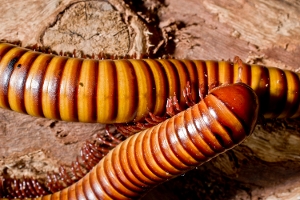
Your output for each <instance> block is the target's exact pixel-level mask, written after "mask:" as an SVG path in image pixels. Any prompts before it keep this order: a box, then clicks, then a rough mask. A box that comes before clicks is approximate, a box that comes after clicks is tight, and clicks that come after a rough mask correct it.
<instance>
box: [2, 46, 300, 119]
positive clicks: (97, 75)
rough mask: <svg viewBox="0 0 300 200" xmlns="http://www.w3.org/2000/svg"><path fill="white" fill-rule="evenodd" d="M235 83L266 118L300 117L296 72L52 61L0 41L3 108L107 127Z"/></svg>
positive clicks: (212, 64) (207, 64)
mask: <svg viewBox="0 0 300 200" xmlns="http://www.w3.org/2000/svg"><path fill="white" fill-rule="evenodd" d="M238 79H240V80H241V81H242V82H244V83H245V84H247V85H249V86H250V87H251V88H252V89H253V90H254V91H255V92H256V94H257V95H258V98H259V101H260V105H261V110H260V113H261V114H262V115H263V116H264V117H265V118H292V117H298V116H299V115H300V93H299V85H300V81H299V74H297V73H294V72H292V71H288V70H281V69H278V68H273V67H264V66H259V65H248V64H243V63H232V62H227V61H218V62H217V61H201V60H176V59H120V60H96V59H81V58H70V57H64V56H57V55H54V54H45V53H41V52H37V51H32V50H29V49H26V48H22V47H19V46H15V45H12V44H8V43H0V107H2V108H7V109H12V110H14V111H17V112H21V113H27V114H29V115H32V116H41V117H46V118H50V119H60V120H65V121H80V122H98V123H104V124H111V123H128V122H140V121H143V120H144V119H145V118H146V117H148V116H149V113H152V114H153V115H154V116H164V115H165V113H166V103H167V99H168V98H169V97H170V96H174V95H175V96H176V98H177V99H178V104H179V105H180V106H182V107H186V102H185V101H186V98H185V97H184V95H183V93H182V91H184V90H185V88H186V85H187V83H189V84H190V91H191V95H190V96H191V97H190V98H191V100H192V101H193V102H199V100H200V97H204V96H205V95H206V94H208V92H209V90H211V89H212V88H214V87H217V86H220V85H222V84H229V83H234V82H236V80H238Z"/></svg>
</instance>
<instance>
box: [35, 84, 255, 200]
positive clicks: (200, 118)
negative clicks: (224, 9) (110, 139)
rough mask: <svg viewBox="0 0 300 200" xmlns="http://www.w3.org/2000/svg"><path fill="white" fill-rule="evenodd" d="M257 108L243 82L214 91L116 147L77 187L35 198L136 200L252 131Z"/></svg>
mask: <svg viewBox="0 0 300 200" xmlns="http://www.w3.org/2000/svg"><path fill="white" fill-rule="evenodd" d="M229 93H230V95H228V94H229ZM258 107H259V103H258V98H257V96H256V94H255V93H254V92H253V90H252V89H251V88H250V87H249V86H247V85H245V84H243V83H236V84H232V85H225V86H220V87H217V88H215V89H213V90H212V91H211V92H210V93H209V94H208V95H207V96H206V97H205V98H204V99H203V100H201V101H200V102H199V103H198V104H196V105H194V106H193V107H191V108H189V109H187V110H185V111H182V112H180V113H179V114H177V115H175V116H174V117H172V118H170V119H167V120H166V121H164V122H162V123H160V124H158V125H156V126H154V127H152V128H150V129H147V130H144V131H142V132H140V133H137V134H135V135H133V136H131V137H129V138H128V139H126V140H125V141H124V142H122V143H120V144H119V145H118V146H117V147H116V148H114V149H113V150H111V151H110V152H109V153H108V154H107V155H106V156H105V157H104V158H103V159H102V160H101V161H100V162H99V163H98V164H97V165H96V166H95V167H94V168H93V169H92V170H91V171H90V172H89V173H88V174H87V175H86V176H85V177H83V178H82V179H81V180H79V181H78V182H77V183H75V184H73V185H71V186H70V187H68V188H66V189H64V190H62V191H60V192H57V193H54V194H52V195H47V196H43V197H40V198H37V199H43V200H48V199H51V200H56V199H57V200H58V199H60V200H66V199H69V200H71V199H80V200H81V199H82V200H83V199H133V198H138V197H140V196H142V195H144V193H145V192H147V191H148V190H149V189H151V188H153V187H155V186H157V185H158V184H160V183H162V182H164V181H166V180H169V179H171V178H174V177H176V176H178V175H180V174H183V173H185V172H186V171H188V170H191V169H193V168H194V167H196V166H199V165H200V164H202V163H204V162H206V161H208V160H210V159H211V158H213V157H215V156H217V155H218V154H220V153H223V152H224V151H226V150H228V149H231V148H233V147H234V146H235V145H237V144H239V143H241V142H242V141H243V140H244V139H245V137H246V136H248V135H249V134H250V133H251V132H252V131H253V129H254V126H255V124H256V120H257V116H258V109H259V108H258Z"/></svg>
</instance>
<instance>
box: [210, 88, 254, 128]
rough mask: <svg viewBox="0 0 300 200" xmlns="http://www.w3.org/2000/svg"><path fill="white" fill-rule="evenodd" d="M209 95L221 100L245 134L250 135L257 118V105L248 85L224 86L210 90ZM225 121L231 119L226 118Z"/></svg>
mask: <svg viewBox="0 0 300 200" xmlns="http://www.w3.org/2000/svg"><path fill="white" fill-rule="evenodd" d="M210 94H212V95H213V96H215V97H217V98H218V99H219V100H221V101H222V102H223V103H224V104H225V106H226V107H227V108H228V109H229V110H230V111H231V112H232V113H233V114H234V115H235V117H237V118H238V119H239V121H240V122H241V124H242V125H243V126H244V129H245V133H248V134H250V133H252V131H253V129H254V127H255V125H256V121H257V117H258V111H259V103H258V97H257V95H256V94H255V92H254V91H253V90H252V89H251V88H250V87H249V86H248V85H246V84H244V83H236V84H232V85H224V86H220V87H217V88H215V89H213V90H211V91H210ZM226 120H228V121H230V120H231V119H230V118H229V117H228V118H227V119H226ZM224 123H226V122H224Z"/></svg>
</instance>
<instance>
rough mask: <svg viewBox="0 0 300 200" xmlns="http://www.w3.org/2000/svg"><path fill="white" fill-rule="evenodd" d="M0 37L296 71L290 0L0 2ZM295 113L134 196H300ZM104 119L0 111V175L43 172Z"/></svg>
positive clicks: (65, 158)
mask: <svg viewBox="0 0 300 200" xmlns="http://www.w3.org/2000/svg"><path fill="white" fill-rule="evenodd" d="M0 10H1V15H0V27H1V28H0V30H1V31H0V39H6V40H10V41H15V40H20V41H21V42H22V45H23V46H27V45H33V44H39V45H44V46H50V47H51V48H52V49H53V50H55V51H57V52H60V51H69V52H72V51H73V50H74V49H76V50H77V53H78V52H79V53H80V51H79V50H82V51H83V52H84V53H85V54H89V55H92V54H94V55H97V54H98V53H99V52H103V53H105V54H116V55H124V54H131V55H132V54H137V55H142V54H149V55H151V56H153V57H161V56H164V55H168V54H169V55H172V56H174V57H175V58H188V59H216V60H220V59H225V60H228V59H232V58H233V57H234V56H236V55H238V56H239V57H240V58H241V59H242V60H243V61H245V62H249V63H257V64H264V65H269V66H275V67H279V68H282V69H291V70H294V71H299V68H300V65H299V63H300V57H299V53H300V44H299V43H300V25H299V19H300V3H299V1H297V0H274V1H269V0H252V1H248V0H234V1H226V0H165V1H163V0H143V1H129V0H126V1H121V0H108V1H84V0H81V1H78V0H49V1H34V0H15V1H10V0H2V1H1V4H0ZM298 124H299V120H280V121H279V120H273V121H267V122H266V124H265V125H264V126H260V125H258V126H257V127H256V130H255V132H254V134H253V135H252V136H251V137H250V138H249V139H247V141H246V142H244V143H243V144H242V145H240V146H239V147H237V148H235V149H234V150H231V151H229V152H228V153H226V154H223V155H221V156H220V157H217V158H216V159H214V160H212V161H211V162H209V163H207V164H205V165H203V166H201V167H198V168H197V169H196V170H194V171H191V172H188V173H187V174H185V175H184V176H181V177H178V178H176V179H174V180H171V181H169V182H167V183H165V184H163V185H161V186H159V187H157V188H156V189H154V190H153V191H151V192H150V193H149V194H147V195H146V196H145V197H144V198H143V199H236V200H238V199H300V148H299V146H300V135H299V128H298ZM103 127H104V126H103V125H99V124H83V123H70V122H61V121H54V120H48V119H40V118H35V117H31V116H27V115H23V114H19V113H15V112H11V111H7V110H3V109H1V110H0V141H1V147H0V174H5V173H9V174H12V175H15V176H17V177H20V176H21V177H22V176H23V175H24V176H33V177H45V173H46V172H47V171H49V170H53V169H57V167H58V165H59V164H69V163H70V162H71V161H74V159H75V157H76V155H78V153H79V149H80V147H81V146H82V144H83V142H84V141H85V140H87V139H91V138H93V137H94V136H95V135H96V133H99V132H103Z"/></svg>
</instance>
